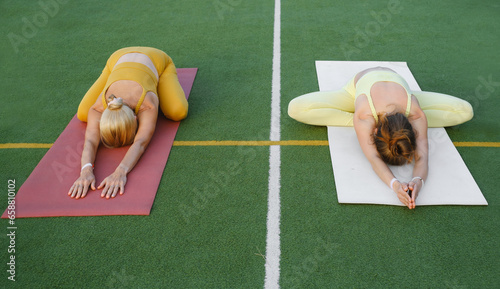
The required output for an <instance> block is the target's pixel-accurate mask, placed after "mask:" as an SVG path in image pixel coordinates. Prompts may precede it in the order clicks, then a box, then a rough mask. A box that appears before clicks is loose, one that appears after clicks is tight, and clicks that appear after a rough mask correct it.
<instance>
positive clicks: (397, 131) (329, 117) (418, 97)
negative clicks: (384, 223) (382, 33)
mask: <svg viewBox="0 0 500 289" xmlns="http://www.w3.org/2000/svg"><path fill="white" fill-rule="evenodd" d="M288 114H289V115H290V117H292V118H294V119H295V120H297V121H300V122H303V123H307V124H311V125H326V126H354V129H355V131H356V135H357V137H358V141H359V143H360V146H361V149H362V150H363V153H364V154H365V156H366V157H367V159H368V160H369V161H370V163H371V165H372V167H373V170H374V171H375V173H377V175H378V176H379V177H380V179H381V180H382V181H384V182H385V183H386V184H387V185H388V186H389V187H390V188H391V189H392V190H393V191H394V192H395V193H396V194H397V196H398V198H399V200H400V201H401V202H402V203H403V204H405V205H406V206H408V207H409V208H410V209H413V208H415V199H416V197H417V196H418V192H419V191H420V190H421V189H422V187H423V185H424V181H425V179H426V177H427V171H428V142H427V128H428V127H445V126H453V125H458V124H461V123H464V122H466V121H468V120H470V119H471V118H472V116H473V111H472V107H471V105H470V104H469V103H468V102H466V101H464V100H461V99H459V98H456V97H453V96H450V95H446V94H441V93H435V92H424V91H411V90H410V89H409V87H408V84H407V83H406V81H405V80H404V79H403V78H402V77H401V76H400V75H398V74H397V73H396V72H395V71H393V70H391V69H389V68H384V67H375V68H370V69H366V70H363V71H361V72H359V73H358V74H356V75H355V76H354V77H353V78H352V79H351V80H350V81H349V82H348V83H347V84H346V85H345V86H344V87H343V88H342V89H340V90H337V91H327V92H313V93H309V94H305V95H302V96H299V97H297V98H295V99H293V100H292V101H291V102H290V104H289V106H288ZM413 159H414V160H415V165H414V168H413V179H412V180H410V181H409V182H408V183H407V182H400V181H399V180H397V179H396V178H395V177H394V175H393V174H392V172H391V170H390V169H389V167H388V166H387V164H391V165H402V164H405V163H409V162H411V161H412V160H413ZM408 192H411V193H410V194H409V193H408Z"/></svg>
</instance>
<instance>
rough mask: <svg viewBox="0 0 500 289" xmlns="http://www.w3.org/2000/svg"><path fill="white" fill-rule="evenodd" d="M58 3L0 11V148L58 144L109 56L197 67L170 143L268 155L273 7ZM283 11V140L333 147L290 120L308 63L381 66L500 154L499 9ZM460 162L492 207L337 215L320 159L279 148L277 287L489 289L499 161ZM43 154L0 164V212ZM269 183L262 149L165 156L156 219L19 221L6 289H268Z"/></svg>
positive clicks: (14, 155)
mask: <svg viewBox="0 0 500 289" xmlns="http://www.w3.org/2000/svg"><path fill="white" fill-rule="evenodd" d="M55 1H56V0H41V1H40V2H39V1H14V0H5V1H1V2H0V27H1V28H0V29H1V32H2V35H3V37H4V38H3V41H1V42H0V49H1V52H2V53H0V61H1V64H2V69H1V71H0V84H1V87H2V94H1V96H0V98H1V100H2V103H3V105H2V106H0V143H53V142H54V141H55V140H56V139H57V137H58V136H59V134H60V133H61V132H62V131H63V129H64V128H65V126H66V125H67V124H68V122H69V120H70V119H71V118H72V117H73V116H74V114H75V113H76V109H77V106H78V104H79V101H80V100H81V98H82V96H83V95H84V94H85V92H86V91H87V89H88V88H89V87H90V86H91V85H92V83H93V82H94V81H95V79H96V78H97V77H98V75H99V74H100V72H101V70H102V68H103V66H104V64H105V61H106V59H107V58H108V57H109V55H110V54H111V53H112V52H113V51H115V50H117V49H119V48H121V47H125V46H135V45H143V46H153V47H157V48H160V49H162V50H164V51H166V52H167V53H168V54H169V55H170V56H171V57H172V58H173V59H174V62H175V63H176V66H177V67H179V68H180V67H197V68H199V70H198V74H197V76H196V79H195V82H194V86H193V89H192V91H191V95H190V98H189V103H190V112H189V117H188V118H187V119H186V120H184V121H182V123H181V125H180V128H179V131H178V133H177V136H176V140H181V141H187V140H190V141H205V140H236V141H241V140H268V139H269V127H270V99H271V78H272V58H273V54H272V53H273V23H274V1H264V0H258V1H235V0H214V1H200V0H186V1H158V0H144V1H134V0H126V1H97V0H88V1H61V0H57V1H58V2H55ZM40 3H42V6H43V5H49V4H53V3H58V4H57V5H58V6H57V9H56V8H54V7H55V6H54V7H52V10H50V11H51V12H50V14H51V15H48V14H47V13H49V12H44V8H42V6H41V4H40ZM48 3H49V4H48ZM281 5H282V11H281V15H282V16H281V17H282V22H281V139H282V140H326V139H327V135H326V128H324V127H312V126H308V125H304V124H300V123H298V122H296V121H294V120H292V119H290V118H289V117H288V116H287V113H286V111H287V105H288V102H289V101H290V100H291V99H293V98H294V97H296V96H298V95H301V94H304V93H307V92H310V91H315V90H318V84H317V78H316V70H315V65H314V61H315V60H376V61H406V62H408V65H409V67H410V69H411V71H412V72H413V74H414V75H415V78H416V79H417V81H418V82H419V84H420V86H421V88H422V89H423V90H429V91H437V92H443V93H448V94H451V95H456V96H457V97H460V98H463V99H466V100H468V101H469V102H470V103H471V104H472V106H473V108H474V112H475V116H474V119H473V120H471V121H470V122H467V123H465V124H463V125H460V126H456V127H452V128H448V129H447V132H448V134H449V135H450V137H451V139H452V140H453V141H471V142H499V141H500V136H499V134H498V131H499V124H498V121H497V116H498V113H497V112H496V109H497V107H499V105H500V100H499V94H500V93H499V92H500V84H499V82H500V74H499V69H498V63H500V55H499V54H498V48H499V47H500V39H499V34H498V31H499V30H500V27H499V26H500V22H499V21H498V19H499V16H500V5H498V3H497V1H494V0H485V1H466V0H459V1H451V0H443V1H427V0H426V1H416V0H413V1H402V0H401V1H395V0H376V1H368V0H363V1H354V2H353V1H348V0H338V1H320V0H308V1H305V0H295V1H282V3H281ZM391 5H392V6H391ZM390 7H392V8H391V9H392V10H393V11H396V12H397V13H392V12H390V10H389V9H390ZM56 10H57V11H56ZM43 13H46V14H47V15H48V16H47V18H46V21H45V20H44V19H45V18H43V15H42V14H43ZM387 13H389V14H387ZM383 15H385V16H383ZM387 15H390V16H387ZM37 17H38V18H37ZM381 17H382V18H381ZM383 17H386V18H383ZM377 19H378V20H377ZM35 21H39V22H38V23H39V24H40V25H38V26H35V29H34V30H32V31H30V30H29V28H25V26H26V25H27V24H26V23H27V22H30V23H32V25H34V24H33V23H34V22H35ZM40 21H41V22H40ZM42 24H43V25H42ZM377 25H378V26H377ZM377 27H378V28H377ZM23 33H24V34H26V35H28V36H29V37H25V36H23ZM13 34H15V35H17V36H19V37H22V38H23V39H24V40H22V42H16V43H17V44H15V45H13V44H12V43H11V41H10V39H9V37H10V38H12V35H13ZM9 35H11V36H9ZM458 150H459V152H460V154H461V155H462V157H463V159H464V161H465V163H466V164H467V166H468V167H469V169H470V171H471V173H472V175H473V176H474V178H475V180H476V182H477V183H478V185H479V186H480V188H481V189H482V192H483V194H484V195H485V197H486V199H487V200H488V202H489V206H485V207H479V206H427V207H418V208H417V209H416V210H413V211H410V210H407V209H405V208H403V207H395V206H375V205H340V204H338V202H337V198H336V197H337V196H336V192H335V182H334V178H333V174H332V168H331V160H330V154H329V151H328V147H327V146H283V147H282V148H281V191H280V195H281V262H280V265H281V275H280V276H281V277H280V285H281V287H282V288H388V287H394V288H495V287H496V286H497V284H498V283H500V278H499V274H498V273H499V272H498V265H499V261H498V260H500V254H499V251H498V242H499V240H500V238H499V237H500V236H499V231H498V224H499V222H500V212H499V205H498V204H499V203H500V199H499V197H498V194H497V193H496V191H497V190H496V180H497V179H498V176H497V172H498V171H499V169H500V168H499V163H498V159H499V157H500V156H499V154H500V150H499V149H498V148H482V147H472V148H463V147H462V148H459V149H458ZM46 151H47V149H0V159H1V160H2V166H1V167H0V176H1V178H0V182H1V183H2V184H3V185H2V186H3V187H4V189H2V190H1V191H0V208H1V209H4V208H6V207H7V191H6V188H7V184H8V180H10V179H15V180H16V185H17V187H18V188H19V186H20V185H21V184H22V183H23V182H24V181H25V180H26V178H27V177H28V176H29V174H30V173H31V171H32V170H33V169H34V167H35V166H36V164H37V163H38V162H39V161H40V159H41V158H42V157H43V155H44V154H45V152H46ZM268 177H269V147H266V146H244V147H234V146H217V147H203V146H186V147H184V146H174V147H173V148H172V151H171V154H170V157H169V160H168V163H167V166H166V168H165V172H164V175H163V178H162V180H161V183H160V187H159V190H158V193H157V196H156V199H155V202H154V204H153V208H152V210H151V215H149V216H108V217H59V218H27V219H17V220H16V226H17V231H16V254H15V256H16V281H15V282H12V281H10V280H8V279H7V277H8V273H7V272H6V270H7V265H3V267H2V268H3V271H2V272H3V273H2V274H0V288H262V287H263V285H264V278H265V266H264V264H265V259H264V258H263V255H265V250H266V218H267V209H268V208H267V196H268ZM2 200H3V201H2ZM103 201H106V200H103ZM110 201H112V200H110ZM0 224H3V226H4V228H5V229H4V233H3V234H1V237H0V251H1V252H2V253H1V254H0V262H1V263H4V264H5V263H7V262H8V260H9V259H8V258H9V255H10V254H9V253H8V252H7V247H8V245H9V239H8V236H7V233H8V230H7V227H8V223H7V220H3V221H1V222H0Z"/></svg>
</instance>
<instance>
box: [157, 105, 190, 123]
mask: <svg viewBox="0 0 500 289" xmlns="http://www.w3.org/2000/svg"><path fill="white" fill-rule="evenodd" d="M163 114H164V115H165V116H166V117H167V118H169V119H171V120H173V121H181V120H183V119H185V118H186V117H187V115H188V106H187V105H186V106H183V105H178V106H177V107H171V106H170V107H169V109H168V111H164V113H163Z"/></svg>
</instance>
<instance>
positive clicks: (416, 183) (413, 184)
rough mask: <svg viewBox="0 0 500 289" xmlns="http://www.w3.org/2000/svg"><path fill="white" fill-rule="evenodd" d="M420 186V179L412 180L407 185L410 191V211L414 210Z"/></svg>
mask: <svg viewBox="0 0 500 289" xmlns="http://www.w3.org/2000/svg"><path fill="white" fill-rule="evenodd" d="M422 185H423V184H422V180H420V179H413V180H411V181H410V182H409V183H408V189H409V190H410V191H411V202H410V205H411V207H409V208H410V209H415V200H416V199H417V196H418V193H419V192H420V189H422Z"/></svg>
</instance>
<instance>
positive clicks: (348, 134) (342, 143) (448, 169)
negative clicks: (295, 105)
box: [316, 61, 488, 206]
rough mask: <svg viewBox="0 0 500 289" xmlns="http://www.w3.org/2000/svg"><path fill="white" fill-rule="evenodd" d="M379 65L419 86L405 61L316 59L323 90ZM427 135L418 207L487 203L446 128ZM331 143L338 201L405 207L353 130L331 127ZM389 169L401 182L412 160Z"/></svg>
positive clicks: (409, 171) (414, 87) (409, 172)
mask: <svg viewBox="0 0 500 289" xmlns="http://www.w3.org/2000/svg"><path fill="white" fill-rule="evenodd" d="M376 66H384V67H389V68H391V69H393V70H395V71H396V72H398V73H399V74H400V75H402V76H403V77H404V78H405V79H406V81H407V82H408V85H409V86H410V88H411V89H412V90H420V87H419V86H418V83H417V82H416V80H415V78H414V77H413V75H412V74H411V71H410V69H409V68H408V66H407V65H406V62H378V61H377V62H374V61H316V71H317V74H318V82H319V90H321V91H327V90H337V89H339V88H341V87H342V86H343V85H344V84H345V83H346V82H347V81H349V80H350V79H351V78H352V77H353V76H354V75H355V74H356V73H357V72H359V71H361V70H363V69H366V68H370V67H376ZM428 139H429V174H428V177H427V180H426V182H425V187H424V188H423V189H422V191H420V194H419V196H418V198H417V200H416V205H417V206H425V205H488V203H487V201H486V199H485V198H484V196H483V194H482V193H481V190H480V189H479V187H478V185H477V184H476V181H475V180H474V178H473V177H472V175H471V173H470V172H469V169H468V168H467V166H466V165H465V163H464V161H463V160H462V158H461V156H460V154H459V153H458V151H457V149H456V148H455V146H454V145H453V143H452V141H451V140H450V138H449V137H448V134H447V133H446V130H445V129H444V128H430V129H429V130H428ZM328 141H329V146H330V154H331V158H332V166H333V173H334V177H335V185H336V188H337V197H338V201H339V203H361V204H381V205H397V206H403V204H402V203H401V202H400V201H399V199H398V198H397V196H396V194H395V193H394V192H393V191H392V190H391V189H390V188H389V187H388V186H387V185H386V184H384V182H382V180H380V179H379V177H378V176H377V175H376V174H375V172H374V171H373V169H372V167H371V165H370V163H369V162H368V160H367V159H366V157H365V156H364V154H363V152H362V151H361V147H360V146H359V143H358V139H357V137H356V132H355V131H354V128H352V127H328ZM390 168H391V170H392V172H393V173H394V175H395V176H396V177H397V178H398V179H400V180H402V181H409V180H410V179H411V177H412V171H413V164H408V165H405V166H390Z"/></svg>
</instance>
